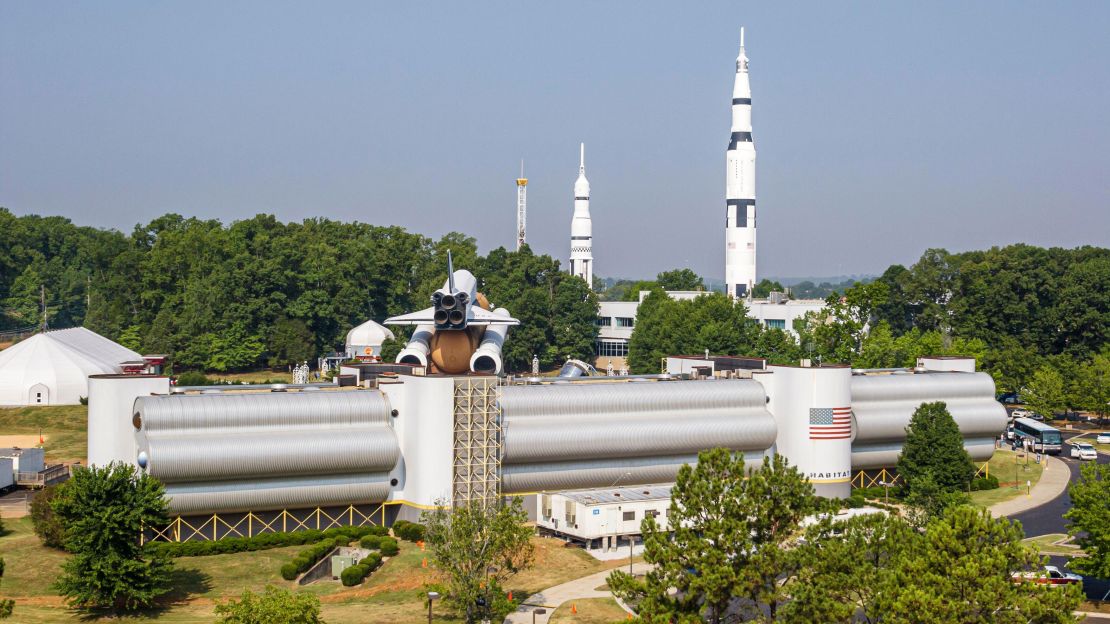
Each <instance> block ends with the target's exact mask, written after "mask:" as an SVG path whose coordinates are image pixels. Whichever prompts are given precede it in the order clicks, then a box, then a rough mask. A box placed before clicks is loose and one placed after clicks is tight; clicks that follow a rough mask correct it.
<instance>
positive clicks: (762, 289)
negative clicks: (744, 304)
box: [752, 278, 786, 299]
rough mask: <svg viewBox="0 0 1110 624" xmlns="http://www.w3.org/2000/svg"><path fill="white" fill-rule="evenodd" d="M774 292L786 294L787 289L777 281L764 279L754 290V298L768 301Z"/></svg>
mask: <svg viewBox="0 0 1110 624" xmlns="http://www.w3.org/2000/svg"><path fill="white" fill-rule="evenodd" d="M772 292H786V288H784V287H783V285H782V284H780V283H778V282H776V281H772V280H769V279H767V278H763V279H762V280H760V281H759V283H758V284H756V285H755V286H754V287H753V288H752V297H754V298H756V299H766V298H767V297H770V296H771V293H772Z"/></svg>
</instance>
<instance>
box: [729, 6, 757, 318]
mask: <svg viewBox="0 0 1110 624" xmlns="http://www.w3.org/2000/svg"><path fill="white" fill-rule="evenodd" d="M755 283H756V280H755V143H754V142H752V88H751V84H750V83H749V82H748V55H747V54H746V53H745V52H744V29H743V28H741V29H740V55H739V56H738V57H736V81H735V82H734V83H733V86H732V137H731V139H730V140H729V142H728V151H727V152H725V288H726V292H728V294H729V296H732V297H750V296H751V292H752V288H753V287H754V286H755Z"/></svg>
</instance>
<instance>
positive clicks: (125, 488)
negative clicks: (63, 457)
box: [51, 463, 172, 613]
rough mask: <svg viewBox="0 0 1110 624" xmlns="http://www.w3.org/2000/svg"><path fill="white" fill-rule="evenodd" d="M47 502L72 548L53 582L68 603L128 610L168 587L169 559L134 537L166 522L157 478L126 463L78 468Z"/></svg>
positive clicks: (162, 498) (162, 592) (68, 544)
mask: <svg viewBox="0 0 1110 624" xmlns="http://www.w3.org/2000/svg"><path fill="white" fill-rule="evenodd" d="M51 505H52V507H53V509H54V513H55V514H56V515H57V517H58V519H59V520H60V521H61V523H62V525H63V526H64V527H65V546H66V550H68V551H69V552H70V553H72V556H71V557H70V558H69V559H67V560H66V562H65V563H64V564H63V565H62V574H61V576H60V577H59V578H58V580H57V582H56V584H55V587H56V588H57V590H58V592H59V593H60V594H61V595H63V596H65V598H66V599H67V601H68V602H69V604H70V605H71V606H73V607H76V608H81V609H108V610H110V611H111V612H113V613H116V612H119V611H130V610H134V609H138V608H141V607H147V606H150V605H151V604H152V603H153V602H154V600H155V599H156V598H157V597H158V596H160V595H162V594H164V593H165V592H166V591H167V590H168V586H169V573H170V570H171V568H172V564H171V563H170V561H169V559H168V558H166V557H165V556H164V555H159V554H155V553H146V552H144V550H143V547H142V546H140V545H139V539H138V536H139V534H140V532H141V531H142V530H143V529H144V528H145V527H150V526H159V525H162V524H165V523H166V522H167V517H166V500H165V497H164V489H163V487H162V484H161V483H159V482H158V481H157V480H155V479H154V478H152V477H150V476H149V475H147V474H145V473H138V472H136V471H135V469H134V468H133V467H131V466H129V465H126V464H119V463H113V464H110V465H108V466H106V467H103V468H98V467H90V468H78V469H77V470H75V471H74V473H73V477H72V479H70V481H69V482H67V483H66V485H65V495H64V496H58V497H56V498H54V499H53V501H52V502H51Z"/></svg>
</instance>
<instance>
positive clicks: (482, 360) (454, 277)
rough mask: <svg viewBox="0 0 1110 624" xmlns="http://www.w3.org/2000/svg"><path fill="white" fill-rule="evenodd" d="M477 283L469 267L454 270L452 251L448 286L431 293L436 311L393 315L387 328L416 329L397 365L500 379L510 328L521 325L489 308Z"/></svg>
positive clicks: (433, 307) (387, 323) (504, 310)
mask: <svg viewBox="0 0 1110 624" xmlns="http://www.w3.org/2000/svg"><path fill="white" fill-rule="evenodd" d="M477 288H478V280H476V279H475V278H474V275H473V274H472V273H471V272H470V271H467V270H465V269H460V270H458V271H456V270H455V267H454V263H453V262H452V261H451V252H450V251H448V252H447V282H446V283H444V284H443V288H440V289H439V290H437V291H435V292H434V293H432V307H430V308H426V309H424V310H421V311H419V312H410V313H409V314H402V315H400V316H393V317H390V318H388V319H386V320H385V324H386V325H416V330H415V331H414V332H413V334H412V338H411V339H410V340H409V342H408V344H407V345H405V348H404V349H402V350H401V352H400V353H398V354H397V363H399V364H414V365H418V366H424V367H426V368H430V370H431V371H432V372H438V373H446V374H450V375H458V374H462V373H466V372H472V373H484V374H492V375H496V374H499V373H501V371H502V369H503V365H502V361H501V346H502V345H503V344H504V342H505V336H506V335H508V332H509V326H511V325H520V321H518V320H517V319H515V318H513V317H511V316H509V312H508V310H506V309H504V308H497V309H495V310H490V305H489V301H487V300H486V297H485V295H483V294H482V293H480V292H478V290H477Z"/></svg>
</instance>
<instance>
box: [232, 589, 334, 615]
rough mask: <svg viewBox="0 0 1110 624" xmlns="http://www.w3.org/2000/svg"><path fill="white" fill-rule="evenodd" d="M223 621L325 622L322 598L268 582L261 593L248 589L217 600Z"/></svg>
mask: <svg viewBox="0 0 1110 624" xmlns="http://www.w3.org/2000/svg"><path fill="white" fill-rule="evenodd" d="M215 611H216V615H217V616H219V618H220V619H219V620H217V622H219V623H220V624H324V620H322V619H320V599H319V598H317V597H316V596H313V595H312V594H309V593H307V592H291V591H289V590H287V589H279V588H277V587H274V586H273V585H267V586H266V589H265V590H264V591H263V592H262V593H261V594H255V593H254V592H252V591H250V590H247V591H244V592H243V595H242V596H240V597H239V599H238V600H235V599H234V598H233V599H230V600H228V601H226V602H217V603H216V609H215Z"/></svg>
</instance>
